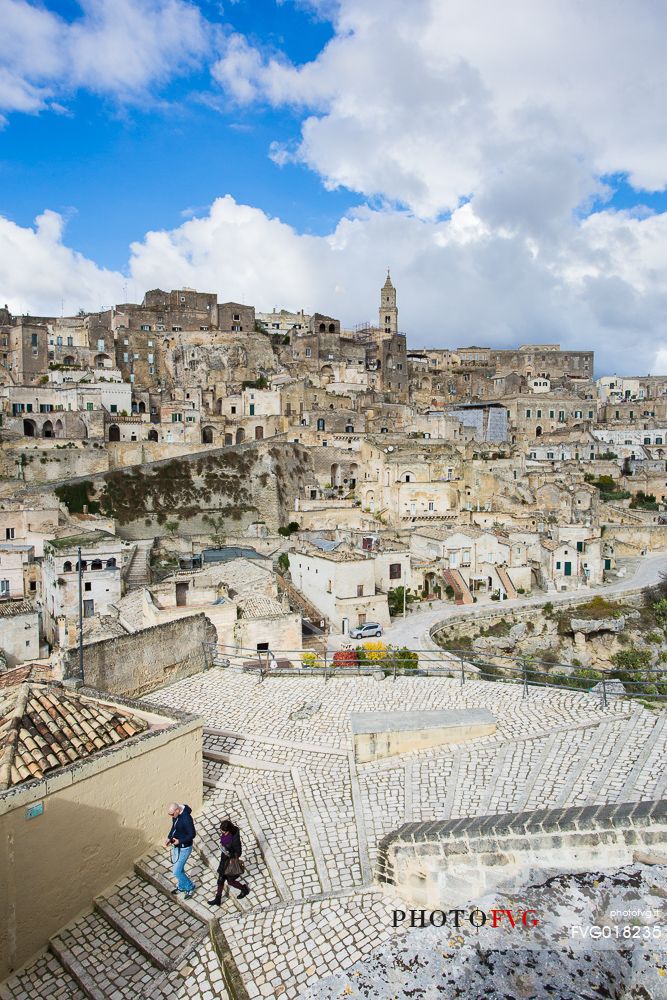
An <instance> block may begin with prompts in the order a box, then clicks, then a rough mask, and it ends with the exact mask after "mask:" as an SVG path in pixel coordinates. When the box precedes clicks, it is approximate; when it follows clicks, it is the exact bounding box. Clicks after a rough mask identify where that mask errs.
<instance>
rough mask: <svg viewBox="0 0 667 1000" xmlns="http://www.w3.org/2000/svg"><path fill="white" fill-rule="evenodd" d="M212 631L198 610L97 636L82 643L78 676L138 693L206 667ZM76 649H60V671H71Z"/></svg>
mask: <svg viewBox="0 0 667 1000" xmlns="http://www.w3.org/2000/svg"><path fill="white" fill-rule="evenodd" d="M215 641H216V632H215V628H214V627H213V625H211V623H210V621H209V620H208V618H207V617H206V615H204V614H198V615H193V616H192V617H188V618H179V619H177V620H175V621H170V622H166V623H164V624H161V625H154V626H153V627H152V628H147V629H142V631H140V632H135V633H134V634H133V635H126V636H119V637H117V638H113V639H103V640H101V641H100V642H93V643H90V644H89V645H87V646H85V647H84V651H83V663H84V668H83V669H84V681H85V683H86V685H87V686H88V687H94V688H96V689H97V690H98V691H109V692H110V693H111V694H116V695H126V696H129V697H135V698H136V697H139V696H140V695H142V694H146V693H147V692H148V691H153V690H155V688H158V687H162V686H163V685H164V684H171V683H173V682H174V681H177V680H180V679H181V678H183V677H190V676H191V674H196V673H199V672H200V671H202V670H206V669H207V668H208V667H210V665H211V662H212V652H211V648H210V646H209V645H208V643H215ZM78 673H79V653H78V650H77V649H70V650H68V651H67V652H66V653H65V654H64V663H63V676H64V677H65V678H70V677H77V676H78Z"/></svg>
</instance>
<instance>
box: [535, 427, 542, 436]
mask: <svg viewBox="0 0 667 1000" xmlns="http://www.w3.org/2000/svg"><path fill="white" fill-rule="evenodd" d="M535 437H536V438H538V437H542V428H541V427H540V425H539V424H538V425H537V427H536V428H535Z"/></svg>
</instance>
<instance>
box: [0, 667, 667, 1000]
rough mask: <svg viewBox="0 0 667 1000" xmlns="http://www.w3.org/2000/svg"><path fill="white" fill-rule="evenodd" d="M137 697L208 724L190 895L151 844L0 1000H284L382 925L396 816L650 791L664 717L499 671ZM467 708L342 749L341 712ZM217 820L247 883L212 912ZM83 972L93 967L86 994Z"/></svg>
mask: <svg viewBox="0 0 667 1000" xmlns="http://www.w3.org/2000/svg"><path fill="white" fill-rule="evenodd" d="M232 680H233V684H234V698H233V699H230V698H229V685H230V681H232ZM150 700H151V701H152V702H153V703H155V704H156V705H170V706H173V707H174V708H179V709H183V710H186V711H188V712H193V713H196V714H198V715H201V716H202V717H203V718H204V720H205V722H206V725H207V730H206V731H205V736H204V753H205V759H206V763H205V782H206V789H205V796H204V807H203V810H202V812H201V814H200V816H199V817H198V818H197V823H198V830H199V837H198V841H197V843H198V849H199V856H196V857H195V856H194V855H193V859H192V863H191V869H190V870H191V874H192V877H193V878H194V879H195V881H196V883H197V884H198V886H199V889H198V891H197V893H196V896H195V899H194V900H193V901H192V904H186V903H185V902H184V901H182V900H180V898H179V900H175V899H174V897H173V896H171V895H170V894H169V888H170V886H171V883H170V882H169V881H168V879H167V877H166V876H167V875H168V868H167V864H166V858H165V854H164V852H161V851H158V850H156V851H155V852H154V853H153V854H152V855H150V856H149V857H147V858H144V859H143V860H142V862H141V863H140V864H139V865H137V872H136V873H135V874H134V875H130V876H128V878H127V879H124V880H122V881H121V882H120V883H119V884H118V885H117V886H116V887H115V888H114V890H113V891H112V892H110V893H109V894H107V896H106V897H105V900H103V901H101V902H98V912H95V913H92V914H89V915H86V916H84V917H82V918H80V919H79V921H76V922H75V923H74V924H72V925H71V926H70V927H69V928H67V929H65V930H64V931H63V932H62V933H61V934H60V935H59V936H58V941H57V942H56V947H55V950H56V952H57V953H58V954H59V955H60V958H61V963H62V964H61V965H58V963H57V962H55V959H53V958H52V957H48V956H47V957H43V958H40V959H38V960H37V961H36V962H34V963H33V964H32V966H31V967H30V968H29V969H28V970H26V971H25V972H23V973H22V974H20V975H19V976H16V977H14V979H13V980H12V981H10V983H8V984H6V986H5V987H4V988H3V989H4V990H5V992H4V993H2V994H0V1000H5V998H9V1000H24V998H25V997H27V996H30V997H31V998H32V997H35V998H39V997H47V996H49V997H50V996H54V997H57V998H60V997H70V996H71V997H74V998H76V1000H79V997H80V996H82V995H84V993H85V995H87V996H89V997H92V1000H102V998H108V997H113V1000H124V998H125V997H142V996H146V997H155V998H158V997H159V998H163V997H167V996H169V997H177V998H180V997H183V998H193V1000H195V998H197V1000H213V998H214V997H216V998H217V997H220V998H225V997H226V996H227V993H226V987H225V985H224V982H223V970H224V974H225V976H227V980H226V981H227V982H230V980H229V976H230V975H232V976H235V977H237V978H236V979H234V980H233V983H235V986H234V990H235V996H236V997H238V998H239V1000H247V998H250V1000H255V998H258V997H272V996H276V997H284V998H285V1000H292V998H294V1000H296V998H298V997H299V996H300V995H301V993H302V992H303V991H304V990H307V989H309V988H310V987H311V986H312V985H313V984H314V983H316V982H318V981H319V980H321V979H322V978H323V977H326V976H329V975H335V974H338V973H340V971H341V970H343V971H344V970H345V969H348V968H350V967H351V965H352V964H353V963H354V962H356V961H359V960H360V959H362V958H365V957H366V956H368V955H369V954H370V953H371V951H372V950H373V949H375V948H376V947H378V945H380V944H381V943H382V942H383V941H386V940H387V939H388V937H390V936H391V935H392V933H394V932H393V931H392V929H391V912H390V911H391V909H392V906H393V902H392V899H391V898H390V897H389V896H388V895H386V894H384V893H383V892H382V891H380V890H379V889H378V888H377V886H374V885H373V881H372V875H373V864H374V862H375V858H376V853H377V845H378V842H379V840H380V839H381V838H382V837H383V836H384V835H385V834H386V833H388V832H389V831H391V830H393V829H395V828H396V827H397V826H400V825H401V824H402V823H403V822H405V821H409V820H415V821H419V820H429V819H446V818H450V817H451V818H453V817H463V816H470V815H487V814H491V813H502V812H506V811H516V810H520V809H524V808H528V809H532V808H539V807H543V806H548V805H553V806H556V805H570V804H583V803H591V802H607V801H608V802H616V801H625V800H638V799H642V798H653V797H656V796H659V795H661V794H663V793H664V791H665V784H666V782H667V779H666V778H665V754H666V752H667V720H666V719H665V718H664V717H663V718H658V717H656V716H655V715H653V714H652V713H650V712H648V711H647V710H645V709H644V708H642V707H640V706H638V705H632V704H627V703H624V702H622V701H612V702H610V703H609V704H608V705H607V706H606V707H602V706H601V704H600V701H599V700H598V699H597V698H593V697H592V696H589V695H582V694H579V693H575V692H568V691H553V690H546V689H531V690H530V691H529V693H528V696H527V697H526V698H523V697H522V690H521V688H520V687H517V686H514V685H509V684H501V683H492V682H483V681H469V682H466V684H465V685H464V686H461V685H460V683H459V681H458V680H453V679H448V678H416V677H412V678H410V677H400V678H398V679H397V680H396V681H393V680H391V679H385V680H382V681H378V680H376V679H374V678H372V677H347V678H334V679H332V680H329V681H327V682H325V681H324V680H323V678H318V677H269V678H267V679H266V680H265V681H264V682H262V683H258V679H257V677H256V676H255V675H251V674H239V673H236V672H235V673H233V674H230V673H229V672H226V671H224V670H221V669H213V670H211V671H209V672H208V673H207V674H204V675H198V676H196V677H192V678H189V679H187V680H184V681H181V682H179V683H177V684H174V685H172V686H171V687H169V688H165V689H163V690H162V691H160V692H156V693H155V694H153V695H152V696H151V698H150ZM466 707H485V708H488V709H489V710H490V711H491V712H492V713H493V714H494V716H495V717H496V719H497V731H496V733H495V734H494V735H492V736H487V737H484V738H482V739H479V740H476V741H475V742H474V743H466V744H461V745H450V746H447V747H438V748H431V749H429V750H425V751H421V752H415V753H411V754H405V755H402V756H401V757H394V758H389V759H387V760H383V761H378V762H373V763H370V764H364V765H357V764H356V763H355V761H354V758H353V755H352V753H351V749H352V748H351V739H350V732H349V715H350V712H351V711H363V710H368V711H390V710H400V709H407V708H410V709H415V710H420V709H421V710H432V709H437V708H447V709H452V708H466ZM224 816H230V817H231V818H232V819H233V820H234V822H235V823H237V824H238V826H239V827H240V829H241V833H242V838H243V843H244V848H245V851H244V856H245V860H246V863H247V865H248V874H247V877H248V884H249V885H250V887H251V889H252V892H251V894H250V896H249V897H248V898H247V899H246V900H243V901H241V902H239V901H237V900H236V899H235V898H234V897H235V893H234V894H233V895H232V898H229V897H226V898H225V899H224V902H223V906H222V907H221V908H220V909H219V910H216V909H212V908H210V907H208V906H207V904H206V900H207V899H209V898H211V895H212V893H213V890H214V886H215V874H214V873H215V869H216V868H217V864H218V854H217V828H218V824H219V821H220V819H221V818H223V817H224ZM186 905H188V906H189V909H188V911H187V913H186V914H183V909H182V908H183V907H186ZM173 908H176V909H175V910H174V909H173ZM174 918H175V919H177V920H178V921H180V924H179V926H181V927H182V928H183V933H182V934H181V935H177V936H175V937H174V938H173V939H170V936H169V934H168V933H166V932H165V926H168V925H169V923H170V921H173V919H174ZM207 921H211V922H212V923H211V924H210V926H209V924H208V923H207ZM125 925H130V926H129V929H128V927H126V926H125ZM119 928H120V929H119ZM59 948H60V951H58V949H59ZM221 961H222V966H221ZM82 972H83V973H84V975H82V974H81V973H82ZM86 972H89V973H90V974H91V976H92V975H93V973H94V980H93V982H92V987H93V991H92V992H91V988H90V987H91V983H90V982H89V981H88V980H87V979H86V976H85V973H86ZM82 984H83V989H82ZM68 990H69V991H70V992H68ZM72 990H74V991H75V992H71V991H72ZM95 990H97V991H98V992H97V993H96V992H95ZM58 991H60V992H58Z"/></svg>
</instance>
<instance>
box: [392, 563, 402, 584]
mask: <svg viewBox="0 0 667 1000" xmlns="http://www.w3.org/2000/svg"><path fill="white" fill-rule="evenodd" d="M389 579H390V580H400V579H401V564H400V563H390V564H389Z"/></svg>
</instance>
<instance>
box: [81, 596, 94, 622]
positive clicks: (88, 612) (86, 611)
mask: <svg viewBox="0 0 667 1000" xmlns="http://www.w3.org/2000/svg"><path fill="white" fill-rule="evenodd" d="M94 614H95V601H93V600H88V601H84V602H83V617H84V618H92V617H93V615H94Z"/></svg>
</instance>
